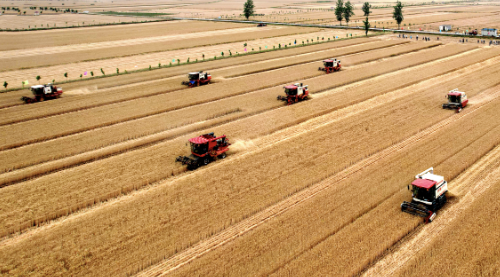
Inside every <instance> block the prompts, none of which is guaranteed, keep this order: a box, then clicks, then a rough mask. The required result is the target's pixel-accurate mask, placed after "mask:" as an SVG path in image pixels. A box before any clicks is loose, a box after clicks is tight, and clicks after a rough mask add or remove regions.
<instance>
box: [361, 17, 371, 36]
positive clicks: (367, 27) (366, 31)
mask: <svg viewBox="0 0 500 277" xmlns="http://www.w3.org/2000/svg"><path fill="white" fill-rule="evenodd" d="M363 24H364V27H365V28H364V29H365V35H366V36H368V29H370V22H368V16H367V17H366V20H365V21H363Z"/></svg>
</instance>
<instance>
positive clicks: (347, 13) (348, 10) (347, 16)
mask: <svg viewBox="0 0 500 277" xmlns="http://www.w3.org/2000/svg"><path fill="white" fill-rule="evenodd" d="M352 10H353V6H352V5H351V1H347V2H346V3H345V6H344V18H345V22H346V23H347V25H349V20H350V18H351V16H353V15H354V12H353V11H352Z"/></svg>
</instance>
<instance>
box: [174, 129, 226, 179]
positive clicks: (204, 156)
mask: <svg viewBox="0 0 500 277" xmlns="http://www.w3.org/2000/svg"><path fill="white" fill-rule="evenodd" d="M189 143H190V144H191V155H189V156H179V157H177V159H175V161H176V162H180V163H182V164H183V165H187V166H188V169H190V170H192V169H196V168H198V167H200V166H203V165H207V164H209V163H210V162H212V161H214V160H216V159H217V158H218V159H224V158H225V157H226V152H227V151H228V150H229V145H231V144H230V143H229V140H228V139H227V138H226V136H225V135H222V136H220V137H216V136H215V135H214V133H208V134H204V135H201V136H199V137H195V138H192V139H189Z"/></svg>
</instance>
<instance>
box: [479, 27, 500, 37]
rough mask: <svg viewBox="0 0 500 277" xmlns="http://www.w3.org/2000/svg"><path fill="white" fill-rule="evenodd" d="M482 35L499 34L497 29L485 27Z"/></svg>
mask: <svg viewBox="0 0 500 277" xmlns="http://www.w3.org/2000/svg"><path fill="white" fill-rule="evenodd" d="M481 35H483V36H494V37H496V36H498V34H497V29H489V28H483V29H482V30H481Z"/></svg>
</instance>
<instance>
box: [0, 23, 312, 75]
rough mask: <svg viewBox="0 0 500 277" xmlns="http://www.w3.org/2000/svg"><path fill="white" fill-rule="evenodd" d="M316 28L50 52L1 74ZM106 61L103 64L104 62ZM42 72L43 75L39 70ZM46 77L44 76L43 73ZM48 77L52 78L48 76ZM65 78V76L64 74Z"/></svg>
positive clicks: (8, 63) (10, 63)
mask: <svg viewBox="0 0 500 277" xmlns="http://www.w3.org/2000/svg"><path fill="white" fill-rule="evenodd" d="M315 31H317V29H313V28H300V27H286V28H272V29H269V30H259V29H257V28H255V31H254V32H248V31H247V32H242V33H236V34H230V35H228V34H222V35H214V36H211V37H208V38H207V37H201V38H188V39H181V40H173V41H162V42H154V43H144V44H139V45H128V46H118V47H110V48H103V49H100V50H98V51H96V50H95V49H89V50H79V51H75V52H62V53H51V54H43V53H41V54H40V55H37V56H27V57H16V58H6V59H2V66H1V70H2V71H12V70H17V69H22V68H33V67H42V66H43V67H47V66H55V65H62V64H69V63H74V62H82V61H89V60H102V59H110V58H119V57H123V56H131V55H141V54H142V53H154V52H164V51H171V50H176V49H185V48H186V49H188V48H194V47H201V46H207V45H215V44H225V43H232V42H239V41H242V42H244V41H247V40H254V39H263V38H272V37H276V36H287V35H295V34H304V33H311V32H315ZM104 62H105V61H103V63H104ZM39 72H44V71H42V70H40V71H39ZM41 74H43V73H41ZM45 75H46V76H50V75H48V74H45ZM61 77H62V75H61Z"/></svg>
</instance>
